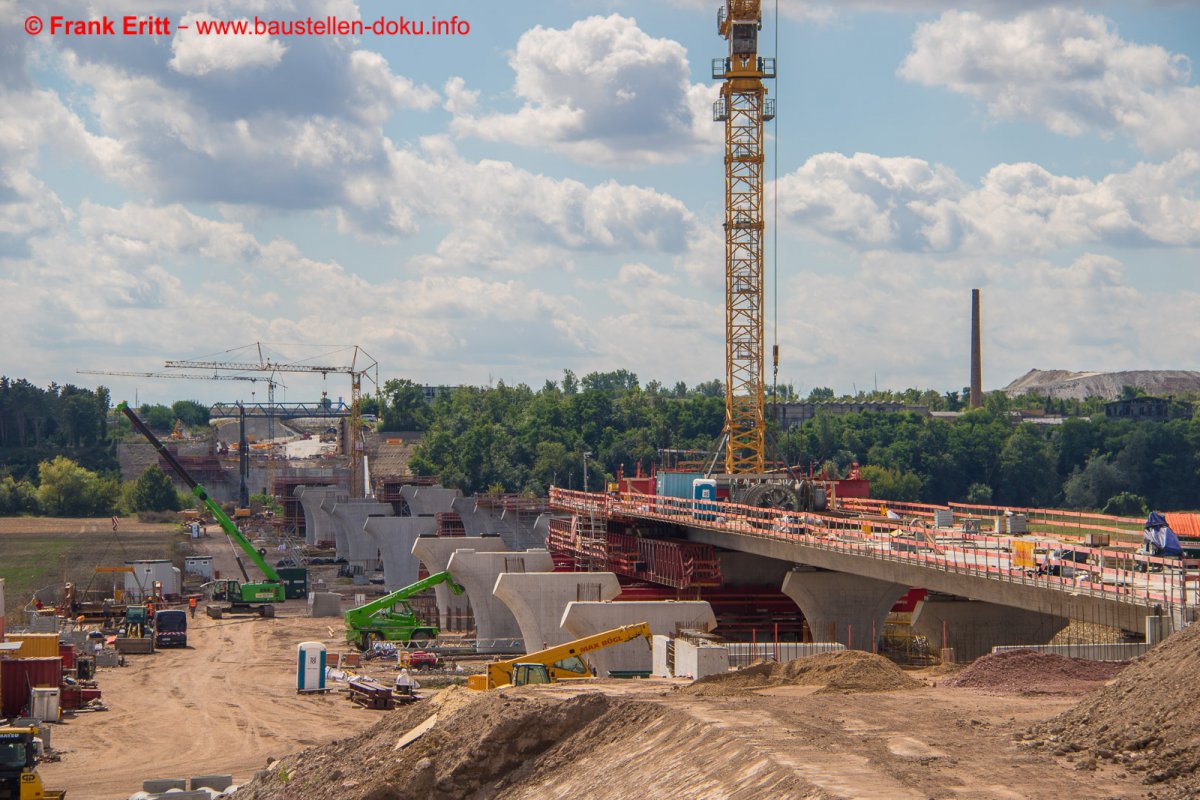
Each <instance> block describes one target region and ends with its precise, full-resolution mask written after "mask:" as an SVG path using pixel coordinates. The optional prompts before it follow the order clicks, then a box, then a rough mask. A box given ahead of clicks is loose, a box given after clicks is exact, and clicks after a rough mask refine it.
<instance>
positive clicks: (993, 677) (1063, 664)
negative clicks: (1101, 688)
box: [945, 650, 1126, 694]
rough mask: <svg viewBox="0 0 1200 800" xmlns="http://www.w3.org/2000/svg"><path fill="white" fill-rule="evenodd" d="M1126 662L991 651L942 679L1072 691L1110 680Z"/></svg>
mask: <svg viewBox="0 0 1200 800" xmlns="http://www.w3.org/2000/svg"><path fill="white" fill-rule="evenodd" d="M1125 666H1126V662H1106V661H1085V660H1084V659H1082V658H1067V657H1066V656H1060V655H1055V654H1054V653H1039V652H1037V651H1036V650H1009V651H1007V652H1002V653H992V654H991V655H986V656H984V657H983V658H981V659H979V660H978V661H976V662H975V663H974V664H972V665H971V666H969V667H967V668H966V669H964V670H963V671H962V672H960V673H958V675H956V676H954V677H953V678H951V679H949V680H947V681H946V682H945V685H946V686H959V687H963V688H969V689H992V690H996V691H1001V692H1005V693H1016V694H1075V693H1078V692H1088V691H1091V690H1093V689H1095V688H1097V685H1098V684H1101V683H1104V682H1105V681H1109V680H1111V679H1112V678H1113V677H1114V676H1116V675H1117V673H1119V672H1120V671H1121V670H1122V669H1124V668H1125Z"/></svg>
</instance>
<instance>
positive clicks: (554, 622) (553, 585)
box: [492, 572, 621, 653]
mask: <svg viewBox="0 0 1200 800" xmlns="http://www.w3.org/2000/svg"><path fill="white" fill-rule="evenodd" d="M620 593H621V584H620V583H618V582H617V576H616V575H614V574H613V573H611V572H525V573H521V572H505V573H502V574H501V575H500V577H499V578H497V579H496V588H495V589H494V590H493V591H492V594H494V595H496V597H497V598H499V599H500V601H501V602H502V603H504V605H506V606H508V610H509V611H511V612H512V615H513V616H514V617H516V620H517V625H519V626H520V628H521V638H522V639H524V640H525V652H526V653H532V652H534V651H536V650H542V649H543V648H546V647H554V646H555V645H560V644H562V643H563V642H568V641H570V640H571V637H570V636H569V635H568V634H567V633H566V631H564V630H563V629H562V627H560V626H561V625H562V616H563V612H564V611H565V610H566V608H567V603H574V602H577V601H586V600H592V601H606V600H612V599H613V598H614V597H616V596H617V595H619V594H620Z"/></svg>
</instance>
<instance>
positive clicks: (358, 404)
mask: <svg viewBox="0 0 1200 800" xmlns="http://www.w3.org/2000/svg"><path fill="white" fill-rule="evenodd" d="M252 346H257V352H258V361H257V362H247V361H168V362H166V364H165V366H167V367H169V368H172V369H213V370H235V371H238V372H271V373H274V372H309V373H319V374H321V375H322V376H325V375H329V374H331V373H332V374H342V375H349V376H350V418H349V420H348V422H347V426H348V427H347V432H346V437H345V439H344V444H345V449H346V454H347V455H348V456H349V461H350V496H351V497H356V498H358V497H363V496H364V495H365V493H366V492H365V487H366V479H365V476H364V475H363V440H362V379H363V377H364V376H366V377H368V378H369V379H370V380H372V381H373V382H374V383H375V385H376V386H377V387H378V385H379V362H378V361H376V360H375V359H374V358H373V357H371V356H370V355H369V354H368V353H367V351H366V350H363V349H362V348H361V347H359V346H358V345H351V346H350V347H348V348H346V349H347V350H349V351H350V353H351V355H350V359H349V361H350V363H349V364H348V365H338V366H329V365H323V364H305V363H302V362H282V363H280V362H272V361H271V359H270V357H269V356H264V355H263V350H262V344H261V343H258V342H256V343H255V345H252ZM239 349H241V348H239ZM372 373H374V375H373V377H372Z"/></svg>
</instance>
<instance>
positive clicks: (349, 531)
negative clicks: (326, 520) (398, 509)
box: [330, 500, 392, 572]
mask: <svg viewBox="0 0 1200 800" xmlns="http://www.w3.org/2000/svg"><path fill="white" fill-rule="evenodd" d="M330 513H331V514H332V516H333V521H334V524H335V525H337V526H338V527H339V528H341V532H342V536H344V537H345V540H346V552H345V558H346V560H347V561H349V562H350V563H351V564H357V565H359V566H361V567H362V568H363V569H364V570H366V571H367V572H374V571H375V570H377V569H379V548H378V547H377V546H376V545H375V540H374V539H373V538H372V537H371V536H368V535H367V532H366V531H365V530H364V529H363V528H364V526H365V525H366V522H367V520H368V519H369V518H370V517H390V516H392V506H391V503H376V502H375V501H373V500H342V501H341V502H339V503H338V504H337V505H335V506H334V507H333V509H332V510H331V511H330ZM338 552H339V554H341V550H340V549H339V551H338Z"/></svg>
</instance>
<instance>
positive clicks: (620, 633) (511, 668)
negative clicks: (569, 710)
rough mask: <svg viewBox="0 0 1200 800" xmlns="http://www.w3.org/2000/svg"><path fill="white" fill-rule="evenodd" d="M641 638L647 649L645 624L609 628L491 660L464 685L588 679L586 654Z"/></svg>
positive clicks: (481, 687)
mask: <svg viewBox="0 0 1200 800" xmlns="http://www.w3.org/2000/svg"><path fill="white" fill-rule="evenodd" d="M639 636H641V637H642V638H644V639H645V640H646V646H647V647H649V646H651V644H652V642H653V637H652V635H651V633H650V626H649V625H648V624H646V623H645V622H639V623H637V624H636V625H625V626H624V627H621V628H613V629H612V630H610V631H603V632H602V633H596V634H593V635H591V636H585V637H583V638H582V639H576V640H575V641H573V642H567V643H566V644H560V645H556V646H555V647H548V648H546V649H545V650H539V651H538V652H536V653H529V654H528V655H524V656H518V657H517V658H510V659H508V660H507V661H493V662H492V663H490V664H488V666H487V671H486V672H484V673H483V674H482V675H471V676H470V677H468V678H467V686H468V687H469V688H471V689H479V690H485V689H497V688H499V687H501V686H508V685H509V684H511V685H513V686H525V685H527V684H533V683H554V682H555V681H561V680H570V679H577V678H590V677H591V676H592V671H591V669H590V668H589V667H588V665H587V664H586V663H585V662H584V660H583V658H582V656H583V655H585V654H586V653H591V652H593V651H596V650H599V649H601V648H603V647H611V646H613V645H614V644H621V643H623V642H628V641H631V640H633V639H636V638H638V637H639Z"/></svg>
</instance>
